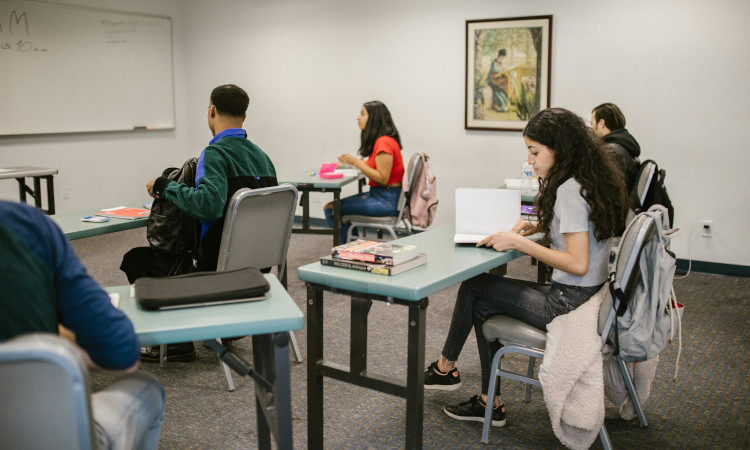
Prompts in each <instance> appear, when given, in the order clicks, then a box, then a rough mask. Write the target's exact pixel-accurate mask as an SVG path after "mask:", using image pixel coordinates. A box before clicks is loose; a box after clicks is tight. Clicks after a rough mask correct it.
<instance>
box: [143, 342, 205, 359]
mask: <svg viewBox="0 0 750 450" xmlns="http://www.w3.org/2000/svg"><path fill="white" fill-rule="evenodd" d="M159 356H160V353H159V346H158V345H154V346H153V347H151V349H150V350H149V348H148V347H142V348H141V361H143V362H159V361H160V359H159ZM190 361H195V346H194V345H193V343H192V342H181V343H179V344H167V362H190Z"/></svg>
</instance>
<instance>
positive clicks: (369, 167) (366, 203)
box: [323, 101, 404, 243]
mask: <svg viewBox="0 0 750 450" xmlns="http://www.w3.org/2000/svg"><path fill="white" fill-rule="evenodd" d="M357 123H358V124H359V129H360V130H362V134H361V145H360V147H359V151H358V153H359V156H360V157H361V158H363V159H360V158H359V157H357V156H354V155H350V154H348V153H347V154H344V155H341V156H339V162H340V163H341V164H350V165H352V166H354V167H355V168H357V169H359V170H360V171H361V172H362V173H363V174H365V176H366V177H367V178H368V179H369V180H370V182H369V184H370V191H369V192H366V193H363V194H357V195H353V196H351V197H347V198H344V199H342V200H341V216H342V217H343V216H345V215H353V214H356V215H363V216H395V215H398V211H397V206H398V197H399V195H401V180H402V179H403V177H404V160H403V158H402V157H401V138H400V137H399V135H398V130H396V125H394V124H393V119H391V113H390V112H389V111H388V108H386V106H385V105H384V104H383V103H382V102H379V101H372V102H367V103H365V104H364V105H363V106H362V108H361V109H360V112H359V116H358V117H357ZM364 158H367V159H364ZM323 211H324V212H325V216H326V221H327V222H328V226H330V227H333V203H328V204H327V205H326V206H325V208H324V210H323ZM348 230H349V225H348V224H342V225H341V242H342V243H344V242H346V235H347V232H348Z"/></svg>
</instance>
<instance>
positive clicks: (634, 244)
mask: <svg viewBox="0 0 750 450" xmlns="http://www.w3.org/2000/svg"><path fill="white" fill-rule="evenodd" d="M654 233H656V224H655V222H654V219H653V218H651V217H649V216H647V215H643V214H642V215H638V216H636V217H635V221H634V222H633V223H632V224H630V226H628V228H627V229H626V230H625V234H623V235H622V238H621V239H620V245H619V246H618V248H617V249H613V252H615V255H614V262H613V263H612V272H614V273H615V278H616V279H617V281H618V282H619V283H620V287H621V288H622V290H623V292H624V293H625V297H626V298H630V296H631V295H632V294H633V290H634V289H635V286H636V284H637V283H638V278H639V277H640V271H639V270H638V264H639V261H640V256H641V252H642V250H643V248H644V246H645V245H646V243H647V242H648V241H649V240H650V239H651V238H652V237H653V235H654ZM613 302H614V299H613V298H612V295H611V294H610V292H609V290H608V291H607V293H606V295H605V296H604V301H602V307H601V309H600V310H599V334H600V335H601V336H602V344H604V343H605V342H606V340H607V338H608V337H609V330H610V328H611V326H612V323H613V322H614V320H615V316H616V312H615V310H614V308H613V307H612V304H613Z"/></svg>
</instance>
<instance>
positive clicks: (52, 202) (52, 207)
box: [44, 175, 55, 214]
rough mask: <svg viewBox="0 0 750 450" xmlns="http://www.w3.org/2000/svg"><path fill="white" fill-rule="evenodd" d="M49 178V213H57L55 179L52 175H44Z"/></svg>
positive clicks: (46, 178)
mask: <svg viewBox="0 0 750 450" xmlns="http://www.w3.org/2000/svg"><path fill="white" fill-rule="evenodd" d="M44 178H45V180H47V214H54V213H55V181H54V179H53V178H52V175H47V176H46V177H44Z"/></svg>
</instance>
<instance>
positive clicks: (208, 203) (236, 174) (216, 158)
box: [120, 84, 278, 361]
mask: <svg viewBox="0 0 750 450" xmlns="http://www.w3.org/2000/svg"><path fill="white" fill-rule="evenodd" d="M249 103H250V99H249V98H248V95H247V93H246V92H245V91H244V90H242V89H241V88H239V87H238V86H235V85H233V84H226V85H222V86H218V87H217V88H215V89H214V90H213V91H212V92H211V98H210V101H209V104H208V128H209V129H210V130H211V133H212V134H213V136H214V137H213V139H211V141H210V142H209V143H208V146H207V147H206V148H205V149H204V150H203V152H202V153H201V155H200V158H199V159H198V164H197V168H196V176H195V187H188V186H187V185H185V184H180V183H177V182H175V181H172V180H170V179H169V178H166V177H163V176H162V177H158V178H154V179H151V180H150V181H149V182H148V183H147V184H146V189H147V190H148V193H149V195H151V197H153V198H164V199H167V200H169V201H170V202H172V203H174V204H175V205H176V206H177V207H178V208H179V209H180V210H182V211H183V212H185V213H186V214H188V215H189V216H191V217H194V218H195V219H197V220H199V221H200V226H201V230H200V245H199V247H198V258H197V266H196V268H195V270H196V271H213V270H216V264H217V261H218V256H219V245H220V243H221V233H222V230H223V227H224V213H225V211H226V207H227V204H228V203H229V200H230V199H231V198H232V195H234V193H235V192H236V191H237V190H239V189H241V188H245V187H247V188H251V189H256V188H262V187H268V186H276V185H278V181H277V179H276V169H275V168H274V166H273V163H272V162H271V160H270V159H269V158H268V155H266V154H265V153H264V152H263V151H262V150H261V149H260V148H259V147H258V146H257V145H255V144H253V143H252V142H251V141H250V140H248V139H247V132H246V131H245V130H244V129H243V128H242V124H243V122H244V121H245V118H246V111H247V107H248V104H249ZM160 256H161V255H160V254H159V253H158V252H155V251H153V250H152V249H151V248H150V247H138V248H134V249H132V250H130V251H129V252H128V253H126V254H125V257H124V258H123V262H122V265H121V266H120V269H122V270H123V271H124V272H125V274H126V275H127V277H128V281H129V282H130V283H134V282H135V280H136V279H138V278H140V277H144V276H151V277H154V276H156V277H159V276H168V275H170V271H169V269H170V267H171V265H172V263H173V261H171V260H165V259H164V258H163V257H162V258H160ZM175 345H176V346H183V347H184V348H177V347H175V348H174V349H173V348H169V349H168V351H167V357H168V359H169V360H173V361H186V360H192V359H194V358H195V352H194V350H193V348H192V347H193V344H192V343H189V350H188V346H187V345H183V344H175ZM183 355H184V356H183ZM156 358H157V360H158V356H156ZM143 359H145V360H150V358H143Z"/></svg>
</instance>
